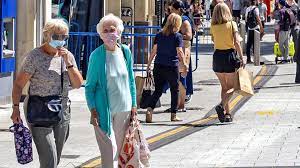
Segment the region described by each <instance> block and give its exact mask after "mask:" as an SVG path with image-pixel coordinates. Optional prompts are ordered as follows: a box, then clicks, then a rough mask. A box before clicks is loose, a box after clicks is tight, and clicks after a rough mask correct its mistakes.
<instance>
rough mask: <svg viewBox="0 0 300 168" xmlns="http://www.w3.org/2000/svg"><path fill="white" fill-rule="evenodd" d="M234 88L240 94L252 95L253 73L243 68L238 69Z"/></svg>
mask: <svg viewBox="0 0 300 168" xmlns="http://www.w3.org/2000/svg"><path fill="white" fill-rule="evenodd" d="M234 90H235V92H237V93H238V94H240V95H242V96H253V95H254V91H253V74H252V73H249V72H248V71H247V70H246V69H244V68H240V69H238V70H237V72H236V78H235V82H234Z"/></svg>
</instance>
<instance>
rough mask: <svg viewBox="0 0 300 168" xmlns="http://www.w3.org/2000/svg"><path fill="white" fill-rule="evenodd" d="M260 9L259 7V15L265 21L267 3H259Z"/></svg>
mask: <svg viewBox="0 0 300 168" xmlns="http://www.w3.org/2000/svg"><path fill="white" fill-rule="evenodd" d="M258 9H259V16H260V19H261V21H265V20H266V18H265V13H266V12H267V5H266V4H264V3H262V4H258Z"/></svg>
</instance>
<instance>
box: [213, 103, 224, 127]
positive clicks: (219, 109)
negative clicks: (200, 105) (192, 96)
mask: <svg viewBox="0 0 300 168" xmlns="http://www.w3.org/2000/svg"><path fill="white" fill-rule="evenodd" d="M215 110H216V112H217V114H218V118H219V121H220V122H221V123H223V122H224V121H225V114H224V108H223V106H222V105H221V104H219V105H217V106H216V107H215Z"/></svg>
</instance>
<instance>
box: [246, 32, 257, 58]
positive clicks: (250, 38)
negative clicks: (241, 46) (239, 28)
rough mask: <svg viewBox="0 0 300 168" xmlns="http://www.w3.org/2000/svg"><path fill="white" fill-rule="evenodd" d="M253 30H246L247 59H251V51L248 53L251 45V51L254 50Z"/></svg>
mask: <svg viewBox="0 0 300 168" xmlns="http://www.w3.org/2000/svg"><path fill="white" fill-rule="evenodd" d="M257 30H258V29H257ZM254 31H255V30H248V38H247V48H246V54H247V61H250V60H251V53H250V52H251V47H253V52H254ZM258 31H259V30H258Z"/></svg>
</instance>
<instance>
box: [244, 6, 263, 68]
mask: <svg viewBox="0 0 300 168" xmlns="http://www.w3.org/2000/svg"><path fill="white" fill-rule="evenodd" d="M256 2H257V1H256V0H250V6H249V7H248V8H247V9H246V14H245V18H246V26H247V29H248V34H247V47H246V54H247V64H249V63H252V61H251V48H252V47H253V52H254V32H255V30H257V31H260V33H261V34H262V33H263V32H264V29H263V26H262V23H261V20H260V17H259V10H258V8H257V6H256V5H257V3H256Z"/></svg>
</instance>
